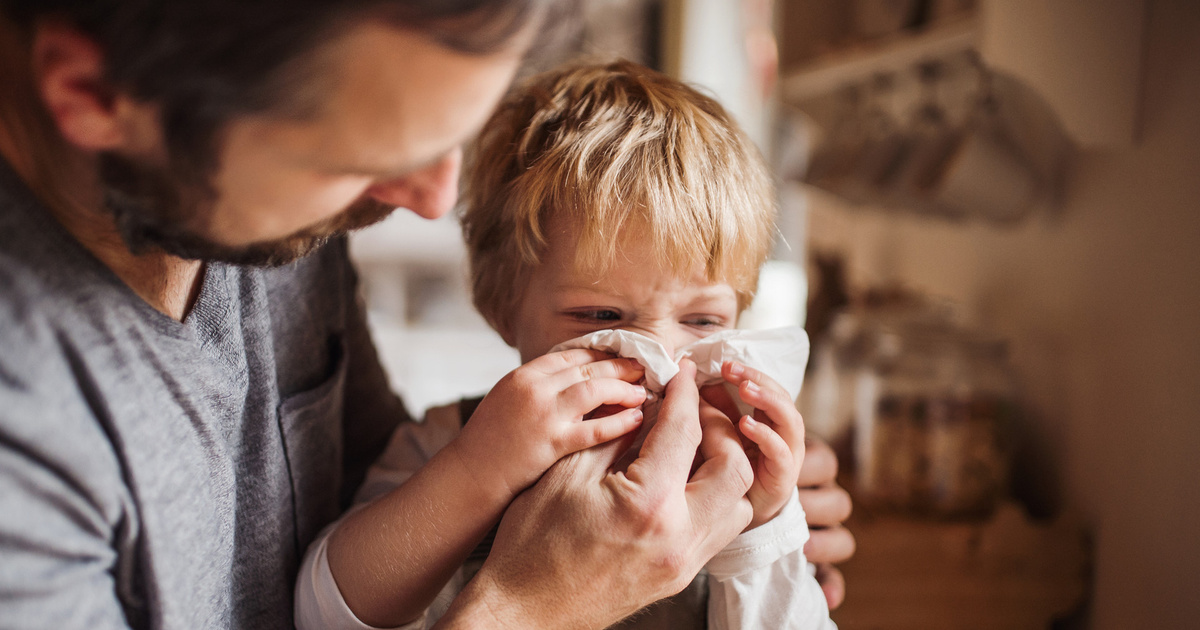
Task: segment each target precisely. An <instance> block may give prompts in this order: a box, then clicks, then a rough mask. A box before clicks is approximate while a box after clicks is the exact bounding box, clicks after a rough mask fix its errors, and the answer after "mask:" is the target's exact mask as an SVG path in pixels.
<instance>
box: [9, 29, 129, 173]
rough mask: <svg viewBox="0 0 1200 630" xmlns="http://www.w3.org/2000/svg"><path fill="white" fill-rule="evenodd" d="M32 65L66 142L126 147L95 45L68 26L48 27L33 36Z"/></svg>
mask: <svg viewBox="0 0 1200 630" xmlns="http://www.w3.org/2000/svg"><path fill="white" fill-rule="evenodd" d="M31 63H32V71H33V81H34V87H35V89H36V90H37V93H38V95H39V96H41V98H42V101H43V102H44V103H45V106H46V109H47V111H48V112H49V114H50V117H51V118H52V119H53V120H54V123H55V124H56V125H57V126H58V130H59V133H61V134H62V136H63V138H65V139H66V140H67V141H68V142H70V143H71V144H74V145H76V146H78V147H79V148H81V149H85V150H89V151H106V150H112V149H116V148H118V147H121V146H123V145H124V144H125V143H126V141H127V140H128V139H127V138H126V137H125V136H126V134H125V132H124V125H123V124H122V121H121V120H120V118H119V116H118V106H117V103H116V100H117V99H116V98H115V96H114V93H113V90H112V88H111V86H109V85H108V83H107V81H106V79H105V72H104V53H103V51H102V50H100V46H99V45H97V44H96V42H94V41H92V40H91V39H90V38H88V37H87V36H85V35H84V34H82V33H80V32H79V31H78V30H76V29H73V28H71V27H70V26H68V25H66V24H61V23H55V22H43V23H41V24H39V25H38V26H37V29H36V31H35V34H34V38H33V48H32V54H31Z"/></svg>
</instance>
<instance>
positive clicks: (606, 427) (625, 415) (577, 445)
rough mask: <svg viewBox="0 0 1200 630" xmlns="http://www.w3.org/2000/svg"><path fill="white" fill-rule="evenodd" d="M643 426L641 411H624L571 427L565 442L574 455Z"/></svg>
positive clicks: (634, 409) (567, 448) (584, 421)
mask: <svg viewBox="0 0 1200 630" xmlns="http://www.w3.org/2000/svg"><path fill="white" fill-rule="evenodd" d="M641 424H642V410H641V409H638V408H633V409H623V410H621V411H619V412H617V413H614V414H612V415H609V416H603V417H599V418H592V419H590V420H583V421H581V422H578V423H576V424H573V425H571V427H570V428H569V429H568V430H567V433H566V435H565V436H564V440H563V441H564V445H565V446H566V450H567V451H568V452H572V453H573V452H575V451H581V450H583V449H585V448H591V447H593V446H596V445H598V444H603V443H605V442H608V441H609V440H615V439H617V438H619V437H621V436H622V435H625V434H626V433H629V432H630V431H633V430H635V429H637V428H638V427H639V426H641Z"/></svg>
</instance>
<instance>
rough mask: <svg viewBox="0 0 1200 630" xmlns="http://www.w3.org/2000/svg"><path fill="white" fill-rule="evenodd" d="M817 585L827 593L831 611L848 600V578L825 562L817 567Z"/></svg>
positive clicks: (826, 596) (826, 599)
mask: <svg viewBox="0 0 1200 630" xmlns="http://www.w3.org/2000/svg"><path fill="white" fill-rule="evenodd" d="M817 583H818V584H820V585H821V591H822V592H824V593H825V601H826V602H827V603H828V604H829V610H834V609H836V608H837V607H838V606H841V605H842V602H843V601H845V600H846V578H845V577H843V576H842V572H841V571H839V570H838V568H837V567H835V566H833V565H832V564H829V563H827V562H823V563H820V564H818V565H817Z"/></svg>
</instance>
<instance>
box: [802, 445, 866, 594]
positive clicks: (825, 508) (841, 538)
mask: <svg viewBox="0 0 1200 630" xmlns="http://www.w3.org/2000/svg"><path fill="white" fill-rule="evenodd" d="M805 445H806V449H805V450H806V454H805V457H804V464H803V466H802V467H801V468H800V481H799V486H800V505H801V507H803V508H804V514H805V517H806V518H807V519H808V529H809V539H808V544H806V545H805V546H804V554H805V556H807V557H808V561H809V562H812V563H814V564H816V565H817V581H818V582H820V584H821V590H823V591H824V592H825V599H826V601H827V602H828V603H829V609H830V610H833V609H835V608H837V607H838V606H840V605H841V604H842V600H844V599H845V598H846V582H845V579H844V578H843V577H842V572H841V571H839V570H838V569H837V568H836V567H834V566H833V564H834V563H838V562H845V561H846V560H848V559H850V557H851V556H853V555H854V549H855V543H854V535H853V534H851V533H850V530H848V529H846V528H845V527H843V526H842V521H845V520H846V519H847V518H849V517H850V510H851V503H850V494H849V493H848V492H846V491H845V490H843V489H842V488H841V487H839V486H838V485H837V481H836V479H837V470H838V463H837V456H836V455H834V453H833V449H831V448H829V445H828V444H826V443H824V442H822V441H821V440H817V439H812V438H810V439H807V440H805Z"/></svg>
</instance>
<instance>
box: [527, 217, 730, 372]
mask: <svg viewBox="0 0 1200 630" xmlns="http://www.w3.org/2000/svg"><path fill="white" fill-rule="evenodd" d="M551 227H552V228H553V229H551V230H550V231H549V232H548V241H549V243H548V248H547V251H546V252H545V254H544V255H543V257H542V260H541V263H540V264H539V265H538V266H537V268H536V269H534V271H533V273H532V274H531V276H530V278H529V283H528V285H527V286H526V288H525V293H524V296H523V297H522V299H521V302H520V304H519V306H518V308H517V313H516V316H515V317H514V318H513V319H512V323H511V325H510V326H509V329H508V331H506V334H505V335H504V336H505V341H507V342H508V343H509V344H510V345H512V346H513V347H515V348H516V349H517V350H518V351H519V352H520V353H521V362H522V363H525V362H528V361H530V360H532V359H535V358H537V357H539V356H541V355H543V354H545V353H547V352H549V351H550V349H551V348H553V347H554V346H555V345H557V344H559V343H562V342H564V341H567V340H569V339H574V338H575V337H579V336H582V335H585V334H587V333H590V332H593V331H596V330H604V329H607V328H618V329H624V330H632V331H635V332H638V333H641V334H643V335H646V336H648V337H651V338H653V339H655V340H656V341H658V342H659V343H661V344H662V345H663V346H664V347H665V348H666V350H667V352H669V353H672V354H674V352H675V349H676V348H679V347H682V346H684V345H687V344H689V343H691V342H693V341H695V340H697V339H700V338H702V337H707V336H708V335H711V334H713V333H716V332H719V331H722V330H726V329H729V328H733V327H734V325H735V324H736V323H737V316H738V301H737V293H736V292H735V291H734V289H733V287H732V286H730V285H728V284H725V283H723V282H711V281H709V280H708V279H707V278H706V277H705V274H704V268H703V266H700V265H697V268H696V269H694V270H692V273H689V274H687V275H686V277H680V276H679V275H677V274H675V273H673V272H672V271H671V270H669V269H662V268H661V266H660V265H659V264H658V262H657V261H656V260H655V256H654V252H653V251H652V250H651V246H650V244H649V243H648V242H646V239H644V238H639V237H638V236H637V235H636V232H637V230H632V231H633V232H634V234H633V235H631V234H629V233H627V232H622V233H621V234H620V235H619V236H618V238H619V239H620V242H621V246H620V248H619V250H618V252H617V255H616V259H615V260H613V262H612V264H611V265H609V267H608V269H607V270H605V272H604V273H603V274H597V273H590V271H591V270H580V269H577V268H576V265H575V252H576V248H575V242H576V240H577V239H576V237H575V234H573V233H572V231H571V230H569V229H562V227H561V225H557V224H552V225H551Z"/></svg>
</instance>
